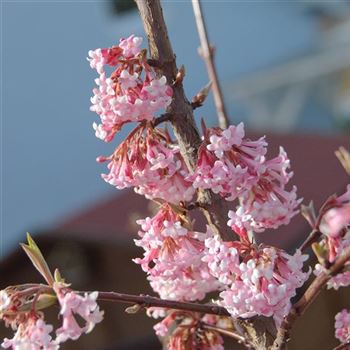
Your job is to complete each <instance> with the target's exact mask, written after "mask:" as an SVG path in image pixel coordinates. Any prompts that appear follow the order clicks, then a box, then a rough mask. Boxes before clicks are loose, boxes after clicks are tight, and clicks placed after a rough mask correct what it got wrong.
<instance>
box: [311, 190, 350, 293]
mask: <svg viewBox="0 0 350 350" xmlns="http://www.w3.org/2000/svg"><path fill="white" fill-rule="evenodd" d="M328 206H330V208H329V209H328V210H327V211H326V212H325V213H324V215H323V216H322V220H321V223H320V226H319V229H320V232H321V233H322V234H323V235H324V238H323V240H322V241H321V245H323V246H324V247H325V249H326V250H327V251H328V261H329V262H330V263H333V262H334V260H335V259H336V258H337V256H338V255H339V254H341V253H342V252H343V251H344V249H345V248H346V247H348V246H350V185H348V186H347V191H346V192H345V193H344V194H343V195H341V196H339V197H337V198H336V199H334V200H333V201H332V202H331V203H329V205H328ZM345 266H346V267H350V262H348V263H347V264H346V265H345ZM324 270H325V268H324V267H323V266H322V265H321V264H317V265H316V266H315V270H314V273H315V275H319V274H320V273H321V272H322V271H324ZM349 285H350V271H345V272H343V273H339V274H337V275H336V276H334V277H332V278H331V279H330V281H328V283H327V287H328V288H334V289H335V290H337V289H338V288H340V287H346V286H349Z"/></svg>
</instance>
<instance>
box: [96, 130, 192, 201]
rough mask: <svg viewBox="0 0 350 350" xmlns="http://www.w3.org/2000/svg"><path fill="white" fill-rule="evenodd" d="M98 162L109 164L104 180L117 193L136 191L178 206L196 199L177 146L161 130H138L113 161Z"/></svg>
mask: <svg viewBox="0 0 350 350" xmlns="http://www.w3.org/2000/svg"><path fill="white" fill-rule="evenodd" d="M98 161H100V162H101V161H110V162H109V164H108V169H109V174H107V175H106V174H103V175H102V177H103V179H104V180H105V181H106V182H108V183H109V184H111V185H113V186H115V187H116V188H118V189H123V188H126V187H134V190H135V192H136V193H139V194H141V195H144V196H145V197H146V198H148V199H153V198H160V199H163V200H166V201H168V202H172V203H176V204H178V203H179V202H181V201H185V202H187V201H190V200H191V199H192V197H193V195H194V192H195V189H194V188H193V187H192V186H191V183H190V182H188V181H186V180H185V177H186V176H187V175H188V171H187V168H186V167H185V164H184V162H183V160H182V158H181V155H180V151H179V148H178V146H177V145H176V144H174V143H173V142H172V141H171V138H170V136H169V135H168V134H167V133H166V132H165V131H162V130H160V129H155V128H153V127H151V126H148V127H146V126H143V125H140V126H138V127H137V128H136V129H134V130H133V131H132V133H131V134H130V135H129V136H128V137H127V138H126V139H125V140H124V141H123V142H122V143H121V144H120V145H119V146H118V147H117V149H116V150H115V152H114V153H113V154H112V155H111V156H110V157H107V158H105V157H99V158H98Z"/></svg>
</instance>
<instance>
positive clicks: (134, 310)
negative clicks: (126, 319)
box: [125, 304, 142, 314]
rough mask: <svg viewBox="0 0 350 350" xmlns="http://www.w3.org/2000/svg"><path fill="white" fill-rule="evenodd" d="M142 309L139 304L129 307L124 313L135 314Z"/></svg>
mask: <svg viewBox="0 0 350 350" xmlns="http://www.w3.org/2000/svg"><path fill="white" fill-rule="evenodd" d="M141 309H142V307H141V305H140V304H135V305H133V306H129V307H127V308H126V309H125V312H126V313H128V314H136V313H138V312H139V311H140V310H141Z"/></svg>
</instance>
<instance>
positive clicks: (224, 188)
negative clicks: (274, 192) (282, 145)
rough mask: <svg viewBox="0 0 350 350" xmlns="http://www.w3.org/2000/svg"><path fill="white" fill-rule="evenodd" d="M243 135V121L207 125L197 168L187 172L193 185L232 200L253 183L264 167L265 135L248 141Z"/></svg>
mask: <svg viewBox="0 0 350 350" xmlns="http://www.w3.org/2000/svg"><path fill="white" fill-rule="evenodd" d="M243 137H244V126H243V123H240V124H239V125H238V126H233V125H231V126H229V128H228V129H226V130H221V129H219V128H212V129H206V135H205V140H204V142H203V144H202V145H201V147H200V149H199V151H198V163H197V168H196V171H195V172H194V174H192V175H191V176H189V179H190V180H191V181H193V186H194V187H195V188H204V189H211V190H212V191H213V192H214V193H219V194H220V195H221V196H222V197H224V198H225V199H226V200H229V201H232V200H235V199H236V198H237V197H238V196H240V195H241V194H242V193H244V192H245V191H247V190H249V189H250V188H251V187H252V185H253V184H254V183H255V182H256V180H257V176H258V174H259V173H260V172H261V170H262V168H264V165H263V159H264V155H265V153H266V145H267V144H266V142H265V141H264V138H261V139H259V140H258V141H250V140H245V139H243Z"/></svg>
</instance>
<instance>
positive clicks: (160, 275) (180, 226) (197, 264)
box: [134, 205, 218, 301]
mask: <svg viewBox="0 0 350 350" xmlns="http://www.w3.org/2000/svg"><path fill="white" fill-rule="evenodd" d="M184 220H185V218H184V217H181V216H180V215H179V214H178V213H176V212H175V211H174V210H173V209H172V208H171V207H170V206H169V205H164V206H163V207H162V208H161V210H160V211H159V212H158V213H157V215H156V216H154V217H153V218H146V219H144V220H138V221H137V223H138V224H139V225H141V228H142V230H140V231H139V236H140V237H141V239H139V240H136V241H135V244H136V245H137V246H139V247H142V248H143V249H144V250H145V252H144V256H143V258H141V259H140V258H137V259H135V260H134V261H135V262H136V263H137V264H140V265H141V267H142V269H143V270H144V271H145V272H147V274H148V277H147V279H148V280H149V282H150V284H151V286H152V288H153V289H154V291H155V292H157V293H158V294H159V295H160V297H161V298H162V299H172V300H191V301H193V300H201V299H203V298H204V297H205V295H206V293H208V292H210V291H213V290H215V289H217V288H218V283H217V282H216V281H215V279H214V278H213V277H212V276H211V275H210V274H209V271H208V267H207V265H206V264H205V263H204V262H203V261H202V257H203V253H204V242H203V240H204V238H205V237H206V234H201V233H198V232H192V231H190V230H189V229H188V228H186V227H185V226H184V224H185V222H184Z"/></svg>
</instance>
